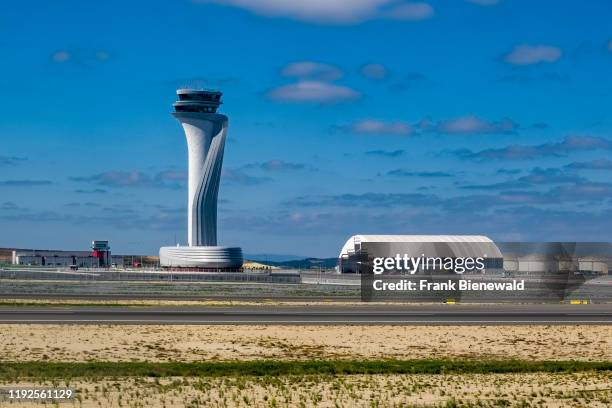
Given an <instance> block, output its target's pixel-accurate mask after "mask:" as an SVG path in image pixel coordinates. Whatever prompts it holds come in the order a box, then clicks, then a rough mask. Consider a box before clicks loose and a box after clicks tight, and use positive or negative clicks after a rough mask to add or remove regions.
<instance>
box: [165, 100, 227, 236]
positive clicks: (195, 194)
mask: <svg viewBox="0 0 612 408" xmlns="http://www.w3.org/2000/svg"><path fill="white" fill-rule="evenodd" d="M174 116H175V117H176V118H177V119H178V120H179V121H180V122H181V125H182V126H183V129H184V131H185V136H186V138H187V151H188V156H189V181H188V202H187V203H188V208H187V211H188V213H187V220H188V221H187V223H188V224H187V230H188V242H189V246H215V245H217V199H218V194H219V183H220V180H221V167H222V165H223V152H224V148H225V139H226V135H227V124H228V119H227V117H226V116H224V115H220V114H217V113H204V112H174Z"/></svg>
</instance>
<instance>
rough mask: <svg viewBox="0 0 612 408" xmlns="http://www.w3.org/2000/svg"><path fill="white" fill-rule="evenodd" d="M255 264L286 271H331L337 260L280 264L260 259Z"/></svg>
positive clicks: (328, 259) (307, 260)
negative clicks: (320, 268) (320, 269)
mask: <svg viewBox="0 0 612 408" xmlns="http://www.w3.org/2000/svg"><path fill="white" fill-rule="evenodd" d="M257 262H260V263H263V264H266V265H271V266H277V267H279V268H286V269H318V268H319V267H322V268H323V269H332V268H335V267H336V265H337V264H338V258H303V259H294V260H291V261H281V262H274V261H265V260H261V259H260V260H258V261H257Z"/></svg>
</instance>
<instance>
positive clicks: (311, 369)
mask: <svg viewBox="0 0 612 408" xmlns="http://www.w3.org/2000/svg"><path fill="white" fill-rule="evenodd" d="M581 371H612V362H585V361H523V360H490V361H474V360H353V361H343V360H331V361H316V360H313V361H236V362H194V363H180V362H167V363H151V362H82V363H64V362H58V363H55V362H42V361H35V362H0V380H6V379H17V378H34V379H36V378H38V379H49V378H61V379H65V378H77V377H87V378H96V377H98V378H101V377H169V376H180V377H225V376H227V377H234V376H267V375H269V376H279V375H321V374H326V375H346V374H349V375H350V374H491V373H533V372H546V373H573V372H581Z"/></svg>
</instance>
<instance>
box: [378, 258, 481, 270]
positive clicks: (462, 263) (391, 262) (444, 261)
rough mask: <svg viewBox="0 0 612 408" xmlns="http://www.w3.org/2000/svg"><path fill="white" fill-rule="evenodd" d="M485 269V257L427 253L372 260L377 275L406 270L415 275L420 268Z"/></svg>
mask: <svg viewBox="0 0 612 408" xmlns="http://www.w3.org/2000/svg"><path fill="white" fill-rule="evenodd" d="M484 269H485V264H484V257H478V258H472V257H460V258H451V257H446V258H442V257H439V256H438V257H426V256H425V254H422V255H421V256H418V257H413V256H408V254H404V255H403V256H402V255H400V254H397V255H396V256H395V257H387V258H384V257H378V258H374V259H373V261H372V272H374V274H375V275H380V274H382V273H384V272H385V271H404V272H408V273H409V274H410V275H414V274H415V273H417V271H419V270H423V271H427V270H434V271H440V270H444V271H453V272H455V273H457V274H462V273H464V272H471V271H474V270H476V271H483V270H484Z"/></svg>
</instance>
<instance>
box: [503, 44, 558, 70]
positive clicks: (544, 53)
mask: <svg viewBox="0 0 612 408" xmlns="http://www.w3.org/2000/svg"><path fill="white" fill-rule="evenodd" d="M561 54H562V52H561V49H560V48H557V47H552V46H549V45H527V44H524V45H518V46H516V47H514V49H513V50H512V51H511V52H510V53H509V54H507V55H506V56H505V57H504V60H505V61H506V62H508V63H510V64H514V65H531V64H539V63H541V62H549V63H550V62H555V61H557V60H558V59H559V58H561Z"/></svg>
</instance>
